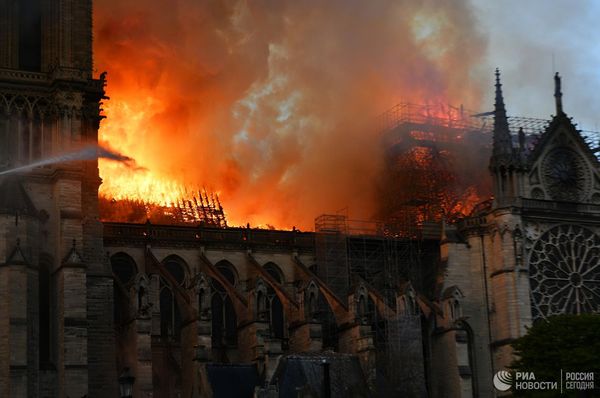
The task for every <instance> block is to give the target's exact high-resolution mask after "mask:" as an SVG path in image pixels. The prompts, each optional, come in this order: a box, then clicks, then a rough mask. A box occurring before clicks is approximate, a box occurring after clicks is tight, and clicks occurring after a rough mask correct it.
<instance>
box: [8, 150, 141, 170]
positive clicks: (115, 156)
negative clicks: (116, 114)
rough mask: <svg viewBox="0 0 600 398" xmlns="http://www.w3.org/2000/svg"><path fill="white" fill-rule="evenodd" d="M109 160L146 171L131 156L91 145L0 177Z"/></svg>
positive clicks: (25, 166) (34, 163) (18, 168)
mask: <svg viewBox="0 0 600 398" xmlns="http://www.w3.org/2000/svg"><path fill="white" fill-rule="evenodd" d="M100 158H102V159H109V160H114V161H117V162H121V163H123V164H124V165H126V166H127V167H129V168H131V169H134V170H144V168H142V167H139V166H138V165H137V164H136V162H135V160H134V159H132V158H130V157H129V156H125V155H123V154H121V153H118V152H116V151H114V150H112V149H109V148H107V147H104V146H101V145H89V146H85V147H83V148H81V149H79V150H76V151H73V152H68V153H65V154H62V155H58V156H53V157H50V158H47V159H42V160H38V161H37V162H33V163H30V164H28V165H24V166H19V167H14V168H12V169H9V170H4V171H2V172H0V176H4V175H8V174H14V173H19V172H23V171H28V170H31V169H33V168H35V167H41V166H48V165H51V164H59V163H67V162H72V161H77V160H94V159H100Z"/></svg>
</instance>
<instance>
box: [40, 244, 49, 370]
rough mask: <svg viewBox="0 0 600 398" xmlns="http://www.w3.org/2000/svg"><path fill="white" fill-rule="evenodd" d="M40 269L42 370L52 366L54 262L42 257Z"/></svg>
mask: <svg viewBox="0 0 600 398" xmlns="http://www.w3.org/2000/svg"><path fill="white" fill-rule="evenodd" d="M41 257H42V258H41V259H40V268H39V285H38V288H39V292H38V293H39V294H38V299H39V311H40V318H39V319H40V333H39V336H40V351H39V357H40V369H47V368H48V367H49V366H50V318H51V316H50V314H51V307H50V306H51V296H50V268H51V267H52V260H51V259H50V258H48V257H46V256H41Z"/></svg>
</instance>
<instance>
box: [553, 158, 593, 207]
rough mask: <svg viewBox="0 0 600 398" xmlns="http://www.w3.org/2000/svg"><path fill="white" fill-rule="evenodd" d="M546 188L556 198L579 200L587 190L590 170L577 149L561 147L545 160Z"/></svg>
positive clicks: (571, 200)
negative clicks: (588, 170)
mask: <svg viewBox="0 0 600 398" xmlns="http://www.w3.org/2000/svg"><path fill="white" fill-rule="evenodd" d="M543 170H544V182H545V185H546V189H547V191H548V192H549V194H550V196H551V197H552V199H554V200H561V201H570V202H577V201H580V200H581V199H582V198H583V196H584V195H585V193H586V191H587V188H588V187H587V185H588V180H589V179H588V176H587V174H588V172H587V168H586V165H585V161H584V160H583V158H582V157H581V156H580V155H579V154H578V153H576V152H575V151H573V150H571V149H569V148H564V147H559V148H556V149H554V150H553V151H551V152H550V153H549V154H548V155H547V156H546V158H545V159H544V162H543Z"/></svg>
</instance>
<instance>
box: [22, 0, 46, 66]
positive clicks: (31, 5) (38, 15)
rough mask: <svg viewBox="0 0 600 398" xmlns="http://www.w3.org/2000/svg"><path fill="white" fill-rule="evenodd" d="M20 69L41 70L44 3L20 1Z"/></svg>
mask: <svg viewBox="0 0 600 398" xmlns="http://www.w3.org/2000/svg"><path fill="white" fill-rule="evenodd" d="M18 7H19V68H20V69H24V70H30V71H37V72H39V71H40V70H41V65H42V1H41V0H19V2H18Z"/></svg>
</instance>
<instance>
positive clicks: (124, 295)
mask: <svg viewBox="0 0 600 398" xmlns="http://www.w3.org/2000/svg"><path fill="white" fill-rule="evenodd" d="M110 265H111V268H112V272H113V276H114V278H115V280H114V283H113V286H114V291H113V294H114V296H113V318H114V324H115V327H116V328H118V327H120V326H121V325H122V324H123V323H125V322H127V321H128V320H129V316H130V314H129V297H128V291H127V288H128V287H129V285H130V284H131V283H132V282H133V279H134V277H135V275H136V274H137V266H136V264H135V261H134V260H133V258H131V256H129V255H128V254H126V253H116V254H114V255H112V256H111V257H110Z"/></svg>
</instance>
